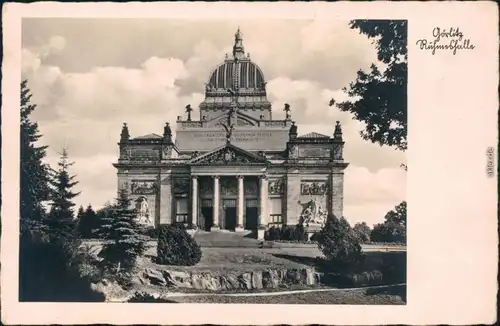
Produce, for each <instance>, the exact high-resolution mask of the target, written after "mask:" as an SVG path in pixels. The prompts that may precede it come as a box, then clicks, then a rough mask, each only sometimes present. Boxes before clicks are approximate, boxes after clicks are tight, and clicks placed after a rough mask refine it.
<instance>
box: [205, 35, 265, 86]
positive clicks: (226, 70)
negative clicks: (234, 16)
mask: <svg viewBox="0 0 500 326" xmlns="http://www.w3.org/2000/svg"><path fill="white" fill-rule="evenodd" d="M206 87H207V92H214V91H215V92H221V91H227V89H232V90H234V91H239V92H245V90H248V91H258V90H265V80H264V75H263V74H262V70H260V68H259V67H258V66H257V65H256V64H255V63H253V62H252V61H251V60H250V56H249V55H245V49H244V47H243V39H242V37H241V32H240V29H239V28H238V31H237V32H236V34H235V35H234V45H233V55H232V56H231V57H228V56H227V55H226V59H225V60H224V62H223V63H222V64H220V65H218V66H217V68H215V69H214V70H213V71H212V73H211V74H210V78H209V80H208V82H207V85H206Z"/></svg>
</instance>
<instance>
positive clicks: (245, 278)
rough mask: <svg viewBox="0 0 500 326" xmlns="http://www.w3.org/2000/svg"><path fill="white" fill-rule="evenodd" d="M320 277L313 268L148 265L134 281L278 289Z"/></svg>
mask: <svg viewBox="0 0 500 326" xmlns="http://www.w3.org/2000/svg"><path fill="white" fill-rule="evenodd" d="M319 280H320V277H319V276H318V273H316V272H315V271H314V269H310V268H303V269H265V270H261V271H252V272H242V273H235V272H233V273H227V274H224V275H217V274H215V273H212V272H207V271H205V272H186V271H176V270H160V269H158V270H157V269H151V268H148V269H145V270H144V271H143V273H142V275H141V276H140V277H136V278H134V280H133V282H134V283H136V284H140V285H156V286H162V287H163V286H164V287H170V288H187V289H198V290H212V291H221V290H238V289H241V290H254V289H275V288H278V287H280V286H282V285H291V284H303V285H315V284H318V283H319Z"/></svg>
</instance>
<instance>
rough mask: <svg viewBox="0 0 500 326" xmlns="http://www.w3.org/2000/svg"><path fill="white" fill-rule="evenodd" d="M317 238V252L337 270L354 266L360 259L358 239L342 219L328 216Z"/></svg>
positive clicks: (347, 223)
mask: <svg viewBox="0 0 500 326" xmlns="http://www.w3.org/2000/svg"><path fill="white" fill-rule="evenodd" d="M317 238H318V248H319V250H321V251H322V252H323V255H324V256H325V258H326V260H327V261H329V262H330V263H332V265H336V267H338V268H343V267H347V266H350V265H353V264H356V263H358V262H359V261H360V259H361V257H362V254H361V245H360V242H359V238H358V237H357V235H356V234H355V232H354V231H353V230H352V228H351V226H350V225H349V222H347V220H346V219H345V218H343V217H342V218H340V219H338V218H337V217H336V216H334V215H330V216H328V219H327V221H326V223H325V225H324V226H323V228H322V229H321V230H320V231H319V232H318V235H317Z"/></svg>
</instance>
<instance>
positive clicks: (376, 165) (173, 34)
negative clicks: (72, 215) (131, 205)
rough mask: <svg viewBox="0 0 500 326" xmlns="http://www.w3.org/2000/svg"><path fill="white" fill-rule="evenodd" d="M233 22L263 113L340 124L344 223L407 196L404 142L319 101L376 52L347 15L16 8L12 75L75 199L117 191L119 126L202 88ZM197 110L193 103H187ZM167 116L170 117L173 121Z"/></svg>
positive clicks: (226, 45) (317, 127) (149, 121)
mask: <svg viewBox="0 0 500 326" xmlns="http://www.w3.org/2000/svg"><path fill="white" fill-rule="evenodd" d="M238 26H239V27H240V29H241V31H242V34H243V44H244V46H245V50H246V52H247V53H250V56H251V58H252V60H253V61H254V62H255V63H257V64H258V65H259V66H260V67H261V68H262V70H263V72H264V77H265V78H266V80H267V81H268V84H267V86H268V87H267V90H268V98H269V100H270V101H271V102H272V103H273V106H274V111H273V117H274V118H276V119H280V118H283V117H284V112H283V111H282V108H283V104H284V103H285V102H286V103H289V104H290V105H291V108H292V118H293V119H294V120H296V121H297V123H298V126H299V134H305V133H307V132H311V131H316V132H320V133H323V134H327V135H328V134H330V135H331V134H332V133H333V130H334V125H335V121H336V120H340V121H341V123H342V125H343V131H344V139H345V141H346V146H345V158H346V160H348V161H349V162H350V166H349V167H348V168H347V170H346V176H345V194H344V197H345V202H344V207H345V209H344V214H345V216H346V218H348V220H349V221H351V223H355V222H358V221H366V222H367V223H368V224H370V225H371V224H373V223H377V222H380V221H382V220H383V216H384V214H385V213H386V212H387V211H388V210H390V209H392V208H393V207H394V206H395V205H397V204H398V203H399V202H401V201H402V200H404V199H405V198H406V175H405V172H404V171H403V170H402V169H401V168H400V167H399V165H400V164H401V163H402V162H405V155H404V153H401V152H398V151H395V150H394V149H392V148H387V147H380V146H379V145H376V144H372V143H369V142H367V141H364V140H363V139H361V137H360V136H359V131H360V130H362V128H363V125H362V124H360V123H359V122H357V121H355V120H353V119H352V116H351V115H350V114H348V113H341V112H339V110H338V109H335V108H333V107H329V106H328V101H329V99H330V98H331V97H334V98H336V99H337V100H342V99H344V98H345V97H344V95H343V93H342V91H341V89H342V88H343V87H345V86H347V85H348V84H349V82H351V81H353V80H354V79H355V77H356V71H357V70H359V69H366V68H368V67H369V65H370V64H371V63H377V59H376V50H375V47H374V46H373V45H372V44H371V42H370V41H369V40H368V39H367V38H366V37H365V36H363V35H359V34H358V32H357V31H355V30H350V29H349V28H348V25H347V22H346V21H329V22H318V21H306V20H304V21H297V20H248V21H230V20H227V21H217V20H211V21H208V20H207V21H204V22H203V21H202V22H200V21H187V20H155V19H147V20H140V19H52V18H51V19H46V18H45V19H24V20H23V35H22V38H23V39H22V46H23V49H22V75H23V78H27V79H28V81H29V87H30V88H31V90H32V93H33V98H32V99H33V102H34V103H36V104H37V105H38V110H37V111H36V112H35V113H34V114H33V118H34V119H35V120H37V121H38V122H39V125H40V129H41V132H42V134H43V135H44V136H43V138H42V141H41V142H42V143H43V144H47V145H49V146H50V147H49V150H48V162H49V163H51V164H52V163H54V162H55V161H57V158H58V154H57V153H58V152H60V150H61V148H62V147H63V146H66V147H67V148H68V150H69V154H70V156H71V159H72V160H73V161H74V162H75V165H74V166H73V171H72V172H73V173H75V174H77V175H78V180H79V181H80V183H79V185H78V188H79V189H78V190H81V191H82V193H81V195H80V196H79V197H78V198H77V203H78V204H83V205H87V204H89V203H92V205H93V206H94V207H101V206H102V205H103V204H104V203H105V202H106V201H108V200H112V199H113V198H114V197H115V194H116V171H115V169H114V167H113V166H112V165H111V164H112V163H113V162H115V161H116V160H117V156H118V146H117V144H116V143H117V142H118V140H119V134H120V131H121V125H122V123H123V122H128V124H129V126H130V132H131V134H132V136H139V135H143V134H147V133H152V132H154V133H158V134H161V133H162V131H163V125H164V123H165V122H167V121H170V122H174V121H175V119H176V117H177V116H178V115H183V114H184V113H183V111H184V109H183V108H184V107H185V106H186V104H191V105H192V106H193V107H197V106H198V104H199V103H200V102H201V101H202V100H203V92H204V83H206V82H207V81H208V77H209V74H210V72H211V70H212V69H214V68H215V67H216V65H217V64H219V63H220V62H222V60H223V59H224V54H225V53H230V52H231V48H232V45H233V39H234V33H235V31H236V29H237V28H238ZM196 113H197V112H195V114H196ZM174 125H175V124H174Z"/></svg>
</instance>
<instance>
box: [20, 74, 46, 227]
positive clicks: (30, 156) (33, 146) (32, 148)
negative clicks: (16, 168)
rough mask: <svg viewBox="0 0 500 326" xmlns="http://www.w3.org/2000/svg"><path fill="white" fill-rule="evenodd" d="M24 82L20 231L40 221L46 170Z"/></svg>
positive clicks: (22, 93)
mask: <svg viewBox="0 0 500 326" xmlns="http://www.w3.org/2000/svg"><path fill="white" fill-rule="evenodd" d="M31 96H32V95H31V94H30V90H29V88H28V81H27V80H24V81H23V82H22V83H21V126H20V127H21V130H20V147H21V148H20V154H21V155H20V156H21V158H20V188H19V189H20V197H19V198H20V204H21V207H20V217H21V230H25V229H26V228H27V224H28V223H29V222H30V221H34V220H35V221H36V220H41V219H42V218H43V217H44V215H45V214H44V213H45V211H44V208H43V205H42V203H43V202H44V201H46V200H47V199H48V194H49V186H48V178H49V174H48V166H47V165H46V164H44V163H43V159H44V158H45V156H46V155H47V153H46V149H47V146H39V145H37V142H38V140H39V139H40V137H42V135H41V134H40V132H39V130H38V123H36V122H34V121H32V120H31V119H30V115H31V114H32V113H33V112H34V111H35V110H36V108H37V106H36V105H35V104H32V103H31V102H30V101H31Z"/></svg>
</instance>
